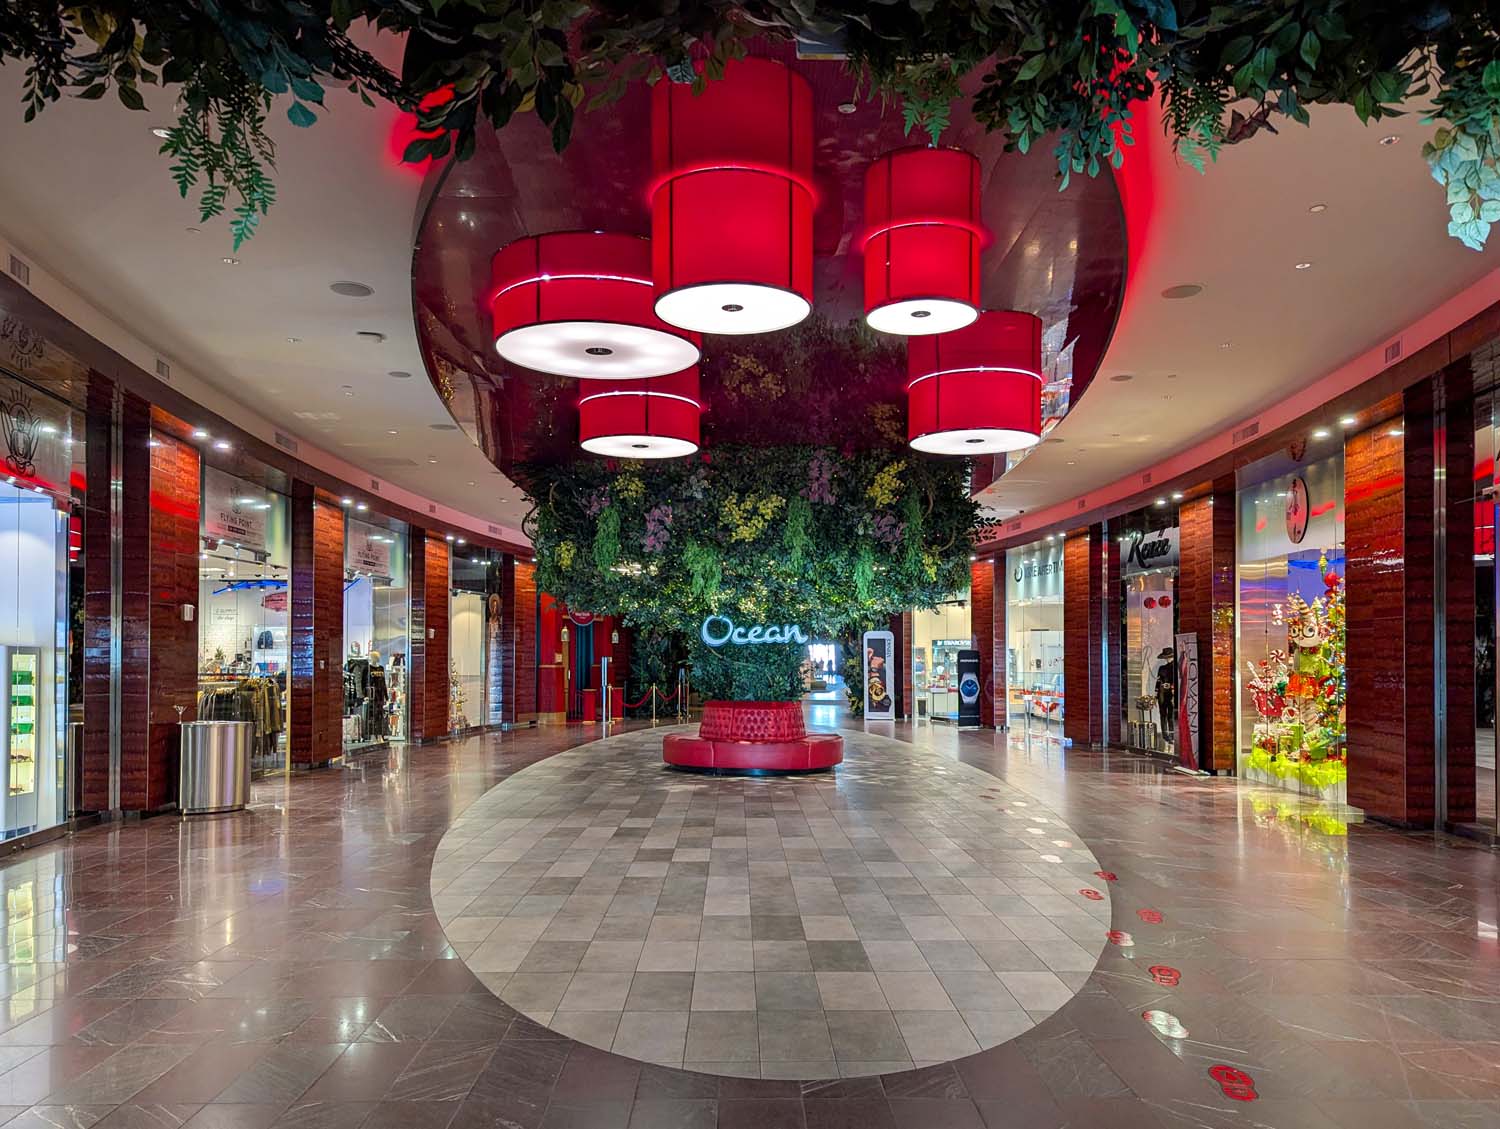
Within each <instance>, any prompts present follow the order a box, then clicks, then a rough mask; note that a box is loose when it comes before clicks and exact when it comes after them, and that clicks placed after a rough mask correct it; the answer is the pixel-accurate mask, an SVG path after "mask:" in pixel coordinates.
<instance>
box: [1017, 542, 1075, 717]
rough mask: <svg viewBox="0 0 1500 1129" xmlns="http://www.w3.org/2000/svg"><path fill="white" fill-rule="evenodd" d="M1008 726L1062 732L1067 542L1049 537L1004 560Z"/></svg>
mask: <svg viewBox="0 0 1500 1129" xmlns="http://www.w3.org/2000/svg"><path fill="white" fill-rule="evenodd" d="M1005 568H1006V577H1005V652H1006V658H1005V666H1006V721H1007V724H1009V725H1011V726H1013V727H1014V726H1019V727H1021V728H1022V729H1024V730H1026V731H1027V732H1030V731H1031V730H1032V729H1036V730H1037V731H1038V732H1043V731H1047V730H1050V729H1053V728H1056V729H1059V730H1060V728H1061V725H1062V720H1063V715H1064V699H1063V543H1062V539H1061V538H1048V539H1047V540H1045V541H1037V542H1034V543H1033V544H1030V545H1025V546H1022V547H1020V548H1017V549H1011V550H1010V551H1008V552H1007V553H1006V555H1005Z"/></svg>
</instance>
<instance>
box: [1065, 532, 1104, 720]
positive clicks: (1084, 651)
mask: <svg viewBox="0 0 1500 1129" xmlns="http://www.w3.org/2000/svg"><path fill="white" fill-rule="evenodd" d="M1104 559H1105V556H1104V529H1103V527H1102V526H1101V525H1099V524H1098V523H1095V524H1094V525H1091V526H1089V527H1088V528H1087V529H1078V530H1074V531H1073V532H1072V533H1069V534H1067V536H1066V537H1065V539H1064V541H1063V695H1064V698H1063V736H1065V737H1067V738H1068V739H1069V740H1071V741H1072V742H1073V743H1074V744H1075V745H1089V746H1099V745H1102V744H1103V743H1104V665H1103V663H1102V661H1101V656H1102V653H1103V645H1104Z"/></svg>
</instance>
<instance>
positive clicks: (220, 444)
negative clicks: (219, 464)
mask: <svg viewBox="0 0 1500 1129" xmlns="http://www.w3.org/2000/svg"><path fill="white" fill-rule="evenodd" d="M229 446H230V444H229V440H228V439H215V440H214V450H215V451H227V450H229Z"/></svg>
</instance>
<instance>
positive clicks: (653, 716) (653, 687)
mask: <svg viewBox="0 0 1500 1129" xmlns="http://www.w3.org/2000/svg"><path fill="white" fill-rule="evenodd" d="M648 696H649V697H650V699H651V728H652V729H655V728H656V683H654V682H653V683H652V684H651V693H650V694H649V695H648Z"/></svg>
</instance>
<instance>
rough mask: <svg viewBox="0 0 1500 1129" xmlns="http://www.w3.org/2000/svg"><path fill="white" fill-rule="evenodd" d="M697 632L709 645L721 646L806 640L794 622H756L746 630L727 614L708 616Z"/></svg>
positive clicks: (803, 641)
mask: <svg viewBox="0 0 1500 1129" xmlns="http://www.w3.org/2000/svg"><path fill="white" fill-rule="evenodd" d="M698 634H699V637H700V638H701V639H702V640H703V642H704V643H706V644H707V645H708V646H710V647H722V646H724V644H726V643H733V644H734V645H735V646H737V647H745V646H752V645H755V644H759V643H798V644H805V643H806V642H807V641H808V639H807V636H806V635H805V634H803V632H802V628H800V627H798V626H797V625H796V624H795V623H784V624H774V623H773V624H771V625H770V626H769V627H766V626H763V625H760V624H757V625H756V626H754V627H752V628H749V629H748V630H747V629H746V628H743V627H736V626H735V625H734V620H732V619H730V618H729V617H728V616H727V615H711V616H709V617H708V618H707V619H705V620H704V621H703V627H702V629H701V630H700V631H699V632H698Z"/></svg>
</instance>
